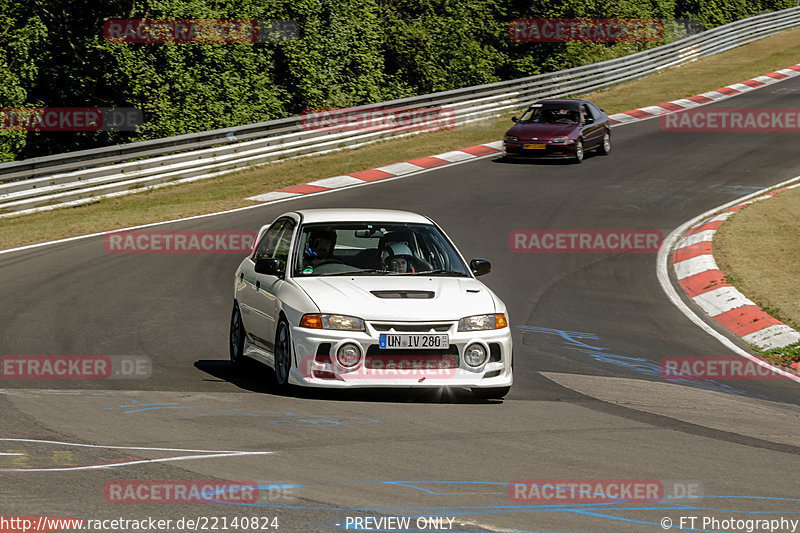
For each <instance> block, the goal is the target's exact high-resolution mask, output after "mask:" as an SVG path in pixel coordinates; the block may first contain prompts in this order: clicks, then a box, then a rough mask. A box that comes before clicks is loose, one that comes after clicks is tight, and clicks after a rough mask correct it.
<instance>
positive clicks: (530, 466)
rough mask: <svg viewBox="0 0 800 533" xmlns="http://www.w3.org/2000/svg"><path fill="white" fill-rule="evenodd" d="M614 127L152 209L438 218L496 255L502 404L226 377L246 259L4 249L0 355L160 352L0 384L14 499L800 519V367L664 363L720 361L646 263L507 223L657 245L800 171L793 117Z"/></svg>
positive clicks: (42, 505) (495, 527)
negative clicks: (720, 125)
mask: <svg viewBox="0 0 800 533" xmlns="http://www.w3.org/2000/svg"><path fill="white" fill-rule="evenodd" d="M778 89H781V92H776V91H777V90H778ZM786 89H800V80H794V81H792V80H790V81H786V82H782V83H781V84H778V85H773V86H768V87H766V88H763V89H759V90H756V91H752V92H749V93H746V94H744V95H742V96H739V97H736V98H732V99H729V100H726V101H723V102H721V103H719V104H716V106H717V107H752V108H768V107H776V108H797V107H800V106H798V104H797V96H796V95H794V94H791V93H789V94H787V92H788V91H786ZM509 124H510V122H509ZM612 140H613V149H612V153H611V155H610V156H609V157H601V156H589V157H587V158H586V160H585V161H584V163H583V164H581V165H573V164H562V163H558V162H556V163H532V162H521V163H507V162H503V161H501V160H500V159H499V158H496V157H491V158H484V159H480V160H477V161H473V162H470V163H466V164H461V165H455V166H448V167H445V168H442V169H439V170H434V171H431V172H427V173H423V174H420V175H416V176H412V177H408V178H404V179H398V180H392V181H386V182H379V183H375V184H371V185H369V186H365V187H359V188H354V189H348V190H342V191H338V192H334V193H330V194H322V195H316V196H310V197H304V198H300V199H296V200H292V201H288V202H282V203H277V204H272V205H266V206H263V207H258V208H255V209H250V210H245V211H239V212H236V213H231V214H226V215H220V216H213V217H207V218H200V219H195V220H189V221H183V222H178V223H171V224H169V225H167V226H161V228H162V229H174V230H214V231H216V230H257V229H258V227H260V226H261V225H263V224H265V223H268V222H270V221H272V220H273V219H274V218H275V217H276V216H277V215H279V214H281V213H282V212H285V211H288V210H291V209H297V208H310V207H378V208H399V209H407V210H411V211H416V212H419V213H422V214H425V215H429V216H431V217H432V218H433V219H434V220H436V221H437V222H438V223H439V224H440V225H441V226H442V227H443V228H444V230H445V231H446V232H447V233H448V234H449V236H450V237H451V238H452V239H453V240H454V242H455V243H456V244H457V246H459V248H460V249H461V251H462V252H463V253H464V255H465V256H466V257H467V258H472V257H484V258H488V259H490V260H491V261H492V263H493V271H492V273H491V274H490V275H488V276H486V277H484V278H481V279H482V281H484V282H485V283H487V284H488V285H489V286H490V287H491V288H492V289H493V290H494V291H495V292H496V293H497V294H498V295H499V296H500V297H501V298H502V299H503V300H504V301H505V303H506V304H507V305H508V307H509V313H510V321H511V325H512V327H513V332H514V357H515V384H514V387H513V388H512V390H511V393H510V394H509V395H508V396H507V397H506V399H505V400H504V401H502V402H493V401H487V402H484V401H477V400H473V399H472V396H471V394H469V393H468V392H462V391H441V392H439V393H435V392H427V393H426V392H419V393H406V392H403V391H394V392H391V391H390V392H384V391H379V392H355V393H341V392H337V393H326V392H315V391H304V390H299V391H298V390H293V391H291V392H290V393H289V394H287V395H284V394H276V393H275V391H273V390H272V389H271V388H270V386H269V373H268V371H267V370H265V369H263V368H258V367H256V368H254V369H252V370H251V371H249V372H247V373H245V374H242V375H238V374H234V373H232V371H231V370H230V368H229V366H228V321H229V317H230V311H231V304H232V301H231V294H232V290H231V289H232V282H233V272H234V270H235V268H236V265H237V264H238V263H239V261H240V260H241V256H238V255H225V254H215V255H119V254H109V253H106V251H105V249H104V246H103V240H102V238H89V239H84V240H77V241H74V242H69V243H63V244H56V245H52V246H46V247H41V248H34V249H31V250H27V251H20V252H13V253H10V254H5V255H0V280H2V281H1V282H0V302H2V305H0V324H2V327H1V328H0V354H2V355H108V356H130V355H138V356H147V357H149V358H151V360H152V363H153V371H152V376H151V377H150V378H149V379H139V380H82V381H76V380H72V381H71V380H58V381H56V380H13V379H4V380H3V381H2V385H1V386H2V387H3V392H2V395H0V466H1V468H0V470H2V472H0V476H2V477H0V502H2V514H4V515H13V516H42V515H44V516H61V517H74V518H82V519H111V518H118V517H123V518H128V519H133V518H136V519H142V518H145V517H156V518H162V519H172V520H173V521H174V520H177V519H180V518H182V517H188V518H194V519H197V518H198V517H205V518H206V519H208V518H213V517H217V520H221V519H222V518H226V519H228V520H230V519H232V517H236V516H249V517H267V518H269V519H270V520H272V518H274V517H277V518H278V522H279V526H280V528H279V529H278V531H281V532H284V533H285V532H291V533H294V532H312V531H332V530H333V531H335V530H340V529H345V528H349V529H353V528H354V527H355V526H354V524H356V522H355V521H354V519H355V518H358V517H360V518H364V517H411V526H410V527H408V528H405V529H401V530H408V531H431V530H437V529H436V528H435V527H433V526H435V525H436V523H433V524H431V523H429V522H426V521H424V520H423V521H421V522H417V518H419V517H445V519H444V520H443V522H442V524H441V526H442V527H440V528H439V529H438V530H442V529H447V528H450V529H448V530H454V531H537V532H545V531H546V532H595V533H615V532H629V531H630V532H640V531H641V532H656V531H664V530H665V529H663V528H662V525H661V524H662V520H663V519H664V518H665V517H666V518H668V519H670V520H672V524H673V526H672V529H674V530H678V529H680V527H679V523H680V521H681V517H684V521H683V523H682V525H683V528H682V529H683V530H696V531H697V530H703V531H740V530H741V529H736V528H735V524H734V525H730V524H729V525H730V527H725V526H726V523H723V522H719V523H709V524H708V525H704V523H703V521H702V520H703V517H713V518H716V519H718V520H720V521H722V520H724V519H731V518H734V519H737V520H756V519H758V520H764V519H776V520H779V519H780V518H783V519H785V520H791V519H794V520H798V519H800V494H798V492H797V487H798V481H797V472H798V471H800V417H798V409H797V405H796V404H798V403H800V394H799V392H800V389H799V388H798V384H797V383H794V382H791V381H788V380H786V381H729V382H702V383H691V384H683V383H677V382H667V381H665V380H664V379H662V378H661V377H660V376H659V372H658V369H659V366H658V365H659V360H660V359H661V358H663V357H672V356H675V357H681V356H713V355H731V354H730V353H729V352H728V351H727V350H726V349H725V348H724V347H723V346H722V344H720V343H719V341H717V340H716V339H714V338H712V337H711V336H709V335H708V334H706V333H705V332H703V331H702V330H701V329H699V328H698V327H697V326H695V325H694V324H692V323H691V322H690V321H689V320H688V319H687V318H686V317H685V316H684V315H683V314H682V313H681V312H680V311H679V310H678V309H677V308H676V307H675V306H674V305H673V304H671V303H670V302H669V301H668V299H667V298H666V297H665V295H664V293H663V291H662V289H661V288H660V286H659V283H658V281H657V279H656V255H655V254H652V253H651V254H630V253H629V254H589V253H574V254H569V253H561V254H544V253H542V254H522V253H514V252H512V251H511V250H510V249H509V246H508V236H509V233H510V232H512V231H513V230H517V229H544V228H568V229H614V228H625V229H655V230H659V231H661V232H663V234H664V235H665V236H666V235H667V234H669V233H670V232H671V231H672V230H673V229H675V228H676V227H678V226H679V225H681V224H682V223H684V222H685V221H687V220H689V219H691V218H693V217H695V216H697V215H699V214H701V213H703V212H705V211H706V210H708V209H711V208H713V207H715V206H718V205H721V204H723V203H725V202H728V201H730V200H733V199H736V198H738V197H741V196H744V195H745V194H748V193H751V192H754V191H757V190H759V189H761V188H764V187H768V186H771V185H773V184H776V183H778V182H781V181H784V180H786V179H788V178H791V177H794V176H796V175H799V174H800V158H798V150H797V137H796V134H793V133H717V134H711V133H673V132H664V131H662V130H661V128H660V124H659V121H658V120H648V121H643V122H639V123H635V124H631V125H626V126H621V127H617V128H615V129H614V130H613V136H612ZM454 148H456V147H454ZM419 155H420V156H424V155H428V154H419ZM736 342H737V343H738V341H736ZM87 445H88V446H87ZM114 447H116V448H114ZM133 448H135V449H133ZM198 450H199V451H198ZM264 452H271V453H264ZM124 480H150V481H159V480H160V481H164V480H217V481H223V480H229V481H241V480H248V481H251V482H255V483H258V485H259V486H260V488H261V490H260V491H259V492H258V494H257V497H256V498H252V499H251V500H250V501H232V500H233V498H230V499H227V500H226V501H223V502H220V503H207V504H179V505H178V504H148V503H128V504H119V503H110V502H109V501H108V498H107V494H106V493H105V492H104V488H105V487H106V484H107V483H109V482H115V481H116V482H118V481H124ZM514 480H658V481H659V482H661V484H662V485H663V487H664V494H663V497H662V498H660V501H657V502H643V501H628V500H625V501H611V502H606V503H602V502H601V503H596V502H594V501H588V502H587V501H579V499H576V498H572V499H555V500H553V499H550V500H547V501H538V500H532V501H519V500H515V499H514V498H511V497H510V494H509V484H510V483H512V481H514ZM687 493H689V495H692V496H694V497H692V498H687V497H686V496H687ZM222 499H224V498H222ZM689 516H694V517H698V518H697V519H696V522H695V525H694V529H691V528H690V527H689V526H690V522H689V520H688V518H686V517H689ZM447 518H450V519H451V520H452V522H450V521H448V520H447ZM173 523H174V522H173ZM362 524H363V522H362ZM370 524H371V525H370V527H369V529H370V530H381V531H396V530H397V529H396V528H394V527H390V526H392V523H389V522H381V523H380V524H381V527H378V526H376V525H375V524H376V523H370ZM262 525H264V523H263V522H262V523H260V524H259V527H258V528H252V529H249V528H246V529H242V528H241V527H240V528H239V529H238V530H240V531H253V530H255V529H261V526H262ZM395 525H396V524H395ZM184 529H185V530H189V529H190V528H188V527H187V528H184ZM184 529H176V528H173V529H171V530H172V531H178V530H184ZM196 529H199V530H203V528H202V527H199V528H196ZM205 529H206V530H210V531H222V530H223V528H222V527H221V526H218V527H216V528H211V527H210V525H208V526H207V527H206V528H205ZM362 529H363V527H362ZM115 530H116V531H125V530H134V529H131V528H128V529H125V528H123V527H118V528H117V529H115ZM228 530H230V531H236V530H237V529H236V528H231V527H228ZM791 530H792V529H791V527H789V528H787V529H776V531H791ZM149 531H152V530H149Z"/></svg>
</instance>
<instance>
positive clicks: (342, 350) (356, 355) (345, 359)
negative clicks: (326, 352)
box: [336, 342, 361, 368]
mask: <svg viewBox="0 0 800 533" xmlns="http://www.w3.org/2000/svg"><path fill="white" fill-rule="evenodd" d="M360 360H361V348H359V347H358V345H357V344H353V343H352V342H347V343H345V344H342V345H341V346H339V349H338V350H336V362H337V363H339V364H340V365H341V366H343V367H345V368H353V367H354V366H356V365H357V364H358V362H359V361H360Z"/></svg>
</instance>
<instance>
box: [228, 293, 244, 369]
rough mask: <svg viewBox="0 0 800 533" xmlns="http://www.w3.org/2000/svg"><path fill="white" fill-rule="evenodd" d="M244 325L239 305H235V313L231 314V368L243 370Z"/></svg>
mask: <svg viewBox="0 0 800 533" xmlns="http://www.w3.org/2000/svg"><path fill="white" fill-rule="evenodd" d="M244 338H245V332H244V324H242V313H241V311H239V305H238V304H236V303H234V304H233V312H232V313H231V332H230V356H231V366H232V367H233V368H235V369H237V370H238V369H241V368H242V367H243V366H244V363H245V361H244V359H245V358H244Z"/></svg>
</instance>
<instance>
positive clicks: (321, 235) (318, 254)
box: [303, 228, 336, 267]
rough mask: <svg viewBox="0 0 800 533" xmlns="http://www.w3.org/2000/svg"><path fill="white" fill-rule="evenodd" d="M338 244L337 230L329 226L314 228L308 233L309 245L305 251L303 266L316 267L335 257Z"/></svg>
mask: <svg viewBox="0 0 800 533" xmlns="http://www.w3.org/2000/svg"><path fill="white" fill-rule="evenodd" d="M334 246H336V231H334V230H332V229H329V228H319V229H312V230H311V231H310V232H309V234H308V246H307V247H306V251H305V252H304V253H303V266H307V267H308V266H310V267H315V266H319V265H321V264H322V263H325V262H326V261H330V260H331V259H332V258H333V248H334Z"/></svg>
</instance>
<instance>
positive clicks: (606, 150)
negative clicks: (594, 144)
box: [597, 130, 611, 155]
mask: <svg viewBox="0 0 800 533" xmlns="http://www.w3.org/2000/svg"><path fill="white" fill-rule="evenodd" d="M597 153H598V154H600V155H608V154H610V153H611V134H610V133H609V132H608V130H606V132H605V133H603V142H602V143H600V148H598V149H597Z"/></svg>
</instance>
